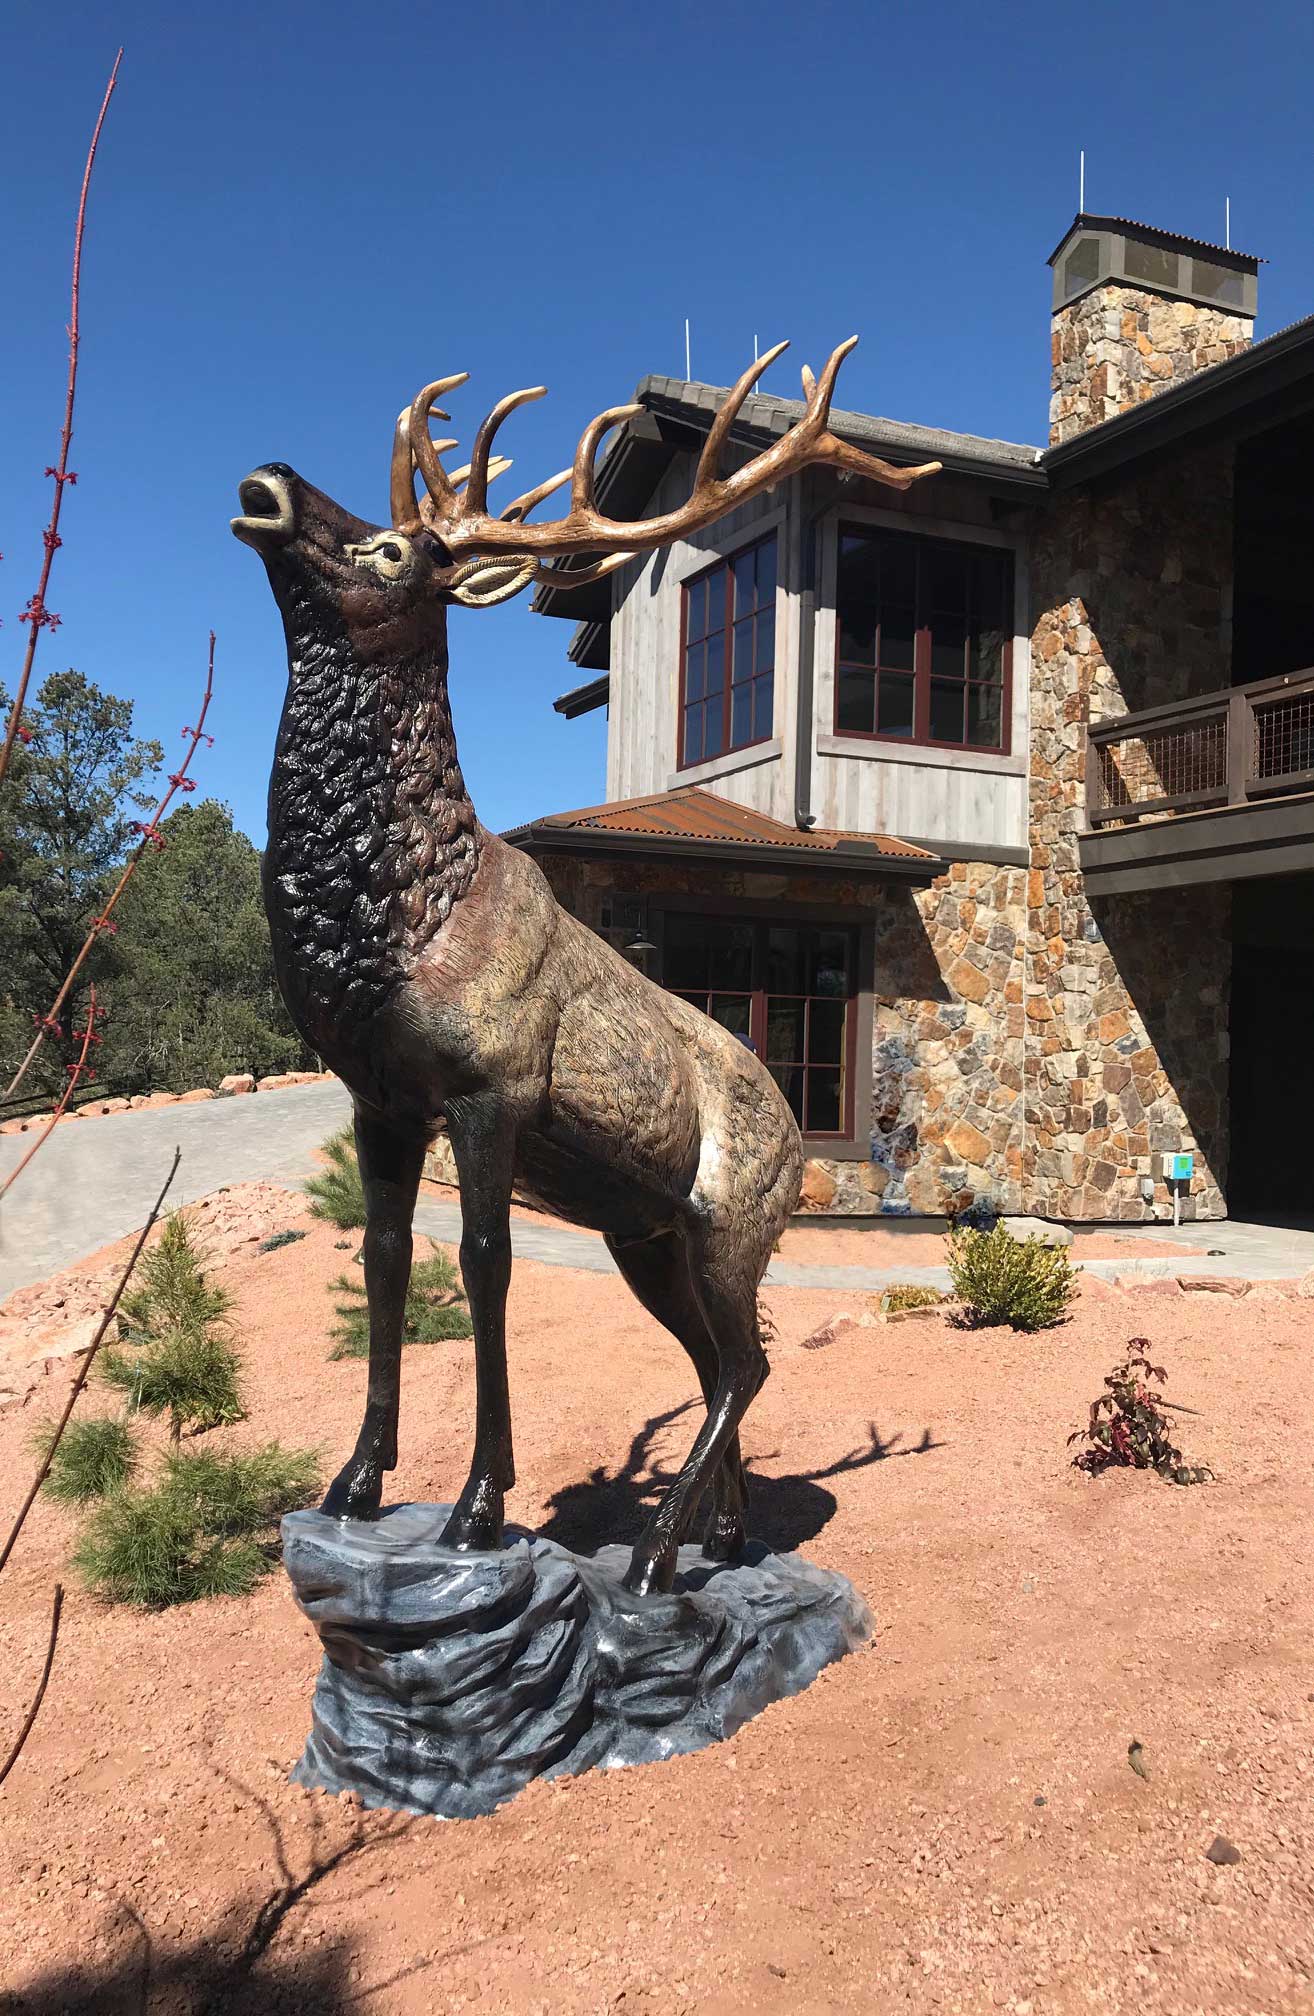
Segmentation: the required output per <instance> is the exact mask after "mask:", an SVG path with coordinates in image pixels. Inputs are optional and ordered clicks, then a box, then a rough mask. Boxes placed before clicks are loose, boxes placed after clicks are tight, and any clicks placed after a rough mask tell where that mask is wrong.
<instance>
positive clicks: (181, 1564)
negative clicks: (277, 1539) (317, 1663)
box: [73, 1442, 319, 1610]
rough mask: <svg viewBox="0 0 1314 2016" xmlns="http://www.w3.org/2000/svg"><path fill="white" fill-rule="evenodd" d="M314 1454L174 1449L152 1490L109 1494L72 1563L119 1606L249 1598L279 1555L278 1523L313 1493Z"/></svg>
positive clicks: (273, 1446) (273, 1448)
mask: <svg viewBox="0 0 1314 2016" xmlns="http://www.w3.org/2000/svg"><path fill="white" fill-rule="evenodd" d="M318 1476H319V1458H318V1456H317V1455H316V1454H315V1452H314V1451H313V1450H308V1449H282V1448H280V1447H279V1445H278V1443H276V1442H270V1443H268V1444H266V1446H265V1447H264V1448H263V1449H256V1450H252V1451H250V1452H248V1453H247V1454H245V1455H238V1456H219V1455H215V1454H213V1453H212V1452H211V1451H209V1450H194V1451H188V1452H187V1453H186V1454H182V1453H178V1454H174V1455H171V1456H170V1457H169V1458H168V1460H167V1461H166V1464H165V1468H164V1474H163V1477H162V1479H161V1481H160V1482H159V1483H158V1484H157V1485H156V1486H155V1488H154V1489H153V1490H139V1489H129V1490H124V1491H119V1492H117V1493H115V1494H114V1496H112V1497H110V1498H107V1499H106V1501H105V1502H104V1504H103V1505H101V1506H100V1507H99V1508H98V1510H97V1511H96V1512H94V1513H93V1514H92V1516H91V1518H90V1520H89V1521H88V1522H87V1526H86V1528H85V1530H84V1532H83V1535H82V1538H81V1540H80V1542H79V1543H78V1547H77V1549H76V1551H75V1553H74V1556H73V1559H74V1563H75V1565H76V1566H77V1568H78V1570H79V1572H80V1573H81V1575H82V1577H83V1580H84V1581H85V1582H86V1584H87V1586H88V1587H89V1588H91V1589H94V1590H95V1591H96V1592H97V1593H98V1594H99V1595H102V1596H105V1597H107V1598H108V1599H109V1600H110V1601H111V1602H115V1603H134V1604H137V1605H139V1606H140V1607H142V1608H144V1609H152V1610H159V1609H164V1608H166V1607H167V1606H168V1605H170V1604H174V1603H192V1602H195V1601H197V1600H198V1599H199V1598H201V1597H205V1596H245V1595H246V1594H247V1593H248V1592H249V1591H250V1590H252V1589H253V1588H254V1587H255V1585H256V1583H257V1582H258V1581H259V1580H260V1578H261V1577H262V1576H263V1575H266V1574H268V1572H269V1569H270V1568H271V1566H272V1565H273V1562H274V1559H275V1558H276V1552H277V1550H276V1547H275V1545H274V1539H273V1531H272V1529H273V1526H274V1522H275V1521H276V1520H277V1519H278V1517H279V1515H280V1514H281V1513H283V1512H288V1511H291V1510H292V1509H293V1508H294V1507H296V1506H298V1505H304V1504H305V1503H306V1501H307V1500H308V1499H309V1498H311V1497H312V1496H313V1495H314V1492H315V1488H316V1485H317V1482H318Z"/></svg>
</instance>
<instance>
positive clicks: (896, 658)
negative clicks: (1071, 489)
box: [835, 525, 1013, 754]
mask: <svg viewBox="0 0 1314 2016" xmlns="http://www.w3.org/2000/svg"><path fill="white" fill-rule="evenodd" d="M835 607H836V618H837V621H836V636H837V652H836V665H835V732H836V733H837V734H839V735H870V736H874V737H876V738H878V739H879V740H881V741H893V742H921V743H929V744H931V745H932V746H934V747H939V748H951V749H980V750H993V751H995V752H997V753H1001V754H1002V753H1006V752H1007V749H1008V706H1009V689H1010V684H1011V676H1012V653H1013V623H1012V613H1013V556H1012V554H1011V553H1009V552H1007V551H1005V550H1004V549H1002V548H1000V547H998V546H973V545H966V544H962V545H960V544H958V543H957V542H955V541H952V540H948V539H927V538H922V537H919V536H918V535H916V534H914V533H909V532H890V531H886V530H884V529H883V528H878V527H876V526H859V525H842V526H841V527H840V550H839V570H838V577H837V581H836V594H835Z"/></svg>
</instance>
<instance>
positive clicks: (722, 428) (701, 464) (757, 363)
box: [693, 342, 789, 492]
mask: <svg viewBox="0 0 1314 2016" xmlns="http://www.w3.org/2000/svg"><path fill="white" fill-rule="evenodd" d="M788 348H789V344H788V343H787V342H786V343H777V344H776V345H775V346H774V347H773V348H772V349H770V350H768V351H767V352H766V354H765V355H764V356H762V357H756V358H754V360H753V362H752V363H751V364H750V365H749V367H748V369H747V371H745V372H744V373H743V375H742V376H741V377H740V378H738V379H736V381H735V383H734V384H733V385H732V386H731V388H730V390H729V391H728V392H727V393H726V395H725V404H724V405H723V406H722V408H721V410H720V412H719V413H718V414H717V416H716V418H715V420H713V422H712V424H711V426H710V428H709V429H708V431H707V439H706V441H705V442H704V443H703V452H702V454H701V455H700V456H699V457H698V467H697V469H696V470H695V472H694V482H693V487H694V490H695V492H697V491H699V490H701V489H702V488H703V485H704V484H706V483H715V481H716V472H717V467H718V465H719V463H720V460H721V450H722V449H723V448H724V446H725V444H726V441H727V440H728V439H729V435H730V429H731V428H732V427H733V426H734V424H735V421H736V420H737V419H738V417H739V409H740V407H741V406H742V405H743V403H744V401H745V399H746V398H747V397H748V395H749V393H750V392H751V391H752V389H753V387H754V386H755V385H756V383H757V381H758V379H759V378H760V377H761V376H762V373H763V372H764V371H765V370H766V369H767V367H768V366H769V365H771V364H774V363H775V361H776V359H777V357H779V356H780V355H781V353H782V352H783V351H785V350H788Z"/></svg>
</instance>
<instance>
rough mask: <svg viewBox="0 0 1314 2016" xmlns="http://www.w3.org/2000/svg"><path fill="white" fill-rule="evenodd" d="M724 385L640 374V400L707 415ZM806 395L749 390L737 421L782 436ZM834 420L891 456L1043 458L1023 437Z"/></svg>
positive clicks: (843, 414) (1017, 465) (839, 415)
mask: <svg viewBox="0 0 1314 2016" xmlns="http://www.w3.org/2000/svg"><path fill="white" fill-rule="evenodd" d="M726 389H727V388H726V387H725V386H724V385H704V384H702V383H701V382H700V381H699V380H697V379H694V380H688V381H686V380H685V379H683V378H663V377H657V376H652V377H648V378H641V379H640V381H639V385H638V389H637V390H636V392H635V395H634V396H635V399H636V400H637V402H638V403H639V404H640V405H642V406H649V407H658V408H660V407H662V406H670V407H683V408H684V409H685V410H688V409H689V408H691V407H696V408H700V409H701V410H702V411H704V412H706V413H715V412H717V411H719V409H720V407H721V405H722V403H723V402H724V400H725V396H726ZM803 413H804V406H803V401H802V400H801V399H777V398H775V397H773V395H772V394H770V393H766V392H754V393H750V394H749V396H748V398H747V399H745V401H744V404H743V407H742V409H741V411H740V415H739V421H738V423H737V424H738V425H739V426H740V427H743V428H745V429H747V430H749V431H751V432H756V433H762V434H783V433H785V432H786V430H787V429H788V428H790V427H793V426H794V425H795V424H796V423H797V422H798V421H799V420H801V419H802V417H803ZM830 424H831V427H832V428H833V430H834V431H835V433H836V434H839V435H840V436H842V438H843V439H844V440H846V441H852V442H854V443H856V444H857V445H859V446H861V447H864V448H872V449H879V450H881V451H883V452H884V453H885V454H887V455H892V456H903V457H906V458H908V459H909V460H912V461H917V462H927V461H933V460H938V461H941V462H957V463H960V464H979V465H980V466H981V467H982V468H994V469H1017V470H1023V469H1032V468H1034V467H1035V466H1036V463H1037V462H1038V461H1039V459H1040V453H1041V451H1040V449H1039V448H1033V447H1031V446H1030V445H1029V444H1028V443H1026V442H1021V441H992V440H990V439H988V438H987V437H986V436H984V435H981V434H954V433H951V432H949V431H948V430H947V429H945V428H941V427H919V426H916V425H914V424H912V423H911V422H909V421H907V420H886V419H883V418H881V417H880V416H879V415H877V414H872V413H852V412H848V411H846V410H844V409H843V408H841V407H838V406H836V407H834V408H833V409H832V411H831V416H830Z"/></svg>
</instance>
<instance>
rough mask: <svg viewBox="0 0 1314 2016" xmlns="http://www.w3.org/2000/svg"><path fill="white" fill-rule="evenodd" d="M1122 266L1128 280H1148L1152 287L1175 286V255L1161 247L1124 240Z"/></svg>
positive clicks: (1128, 239) (1129, 239)
mask: <svg viewBox="0 0 1314 2016" xmlns="http://www.w3.org/2000/svg"><path fill="white" fill-rule="evenodd" d="M1122 264H1123V271H1124V272H1125V273H1126V275H1127V278H1128V279H1129V280H1148V282H1149V283H1150V285H1151V286H1152V287H1175V286H1176V285H1177V254H1176V253H1175V252H1170V251H1168V249H1167V248H1166V247H1165V246H1163V245H1140V244H1138V243H1137V242H1136V240H1135V239H1134V238H1126V239H1124V240H1123V253H1122Z"/></svg>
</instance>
